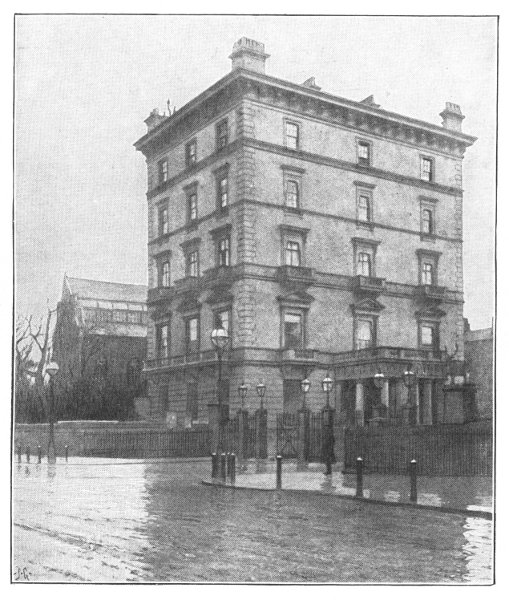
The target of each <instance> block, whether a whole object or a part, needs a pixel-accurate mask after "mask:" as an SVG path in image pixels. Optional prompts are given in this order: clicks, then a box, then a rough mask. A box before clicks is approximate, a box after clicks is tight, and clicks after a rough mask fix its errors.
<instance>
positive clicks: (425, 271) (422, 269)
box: [416, 249, 440, 285]
mask: <svg viewBox="0 0 509 600" xmlns="http://www.w3.org/2000/svg"><path fill="white" fill-rule="evenodd" d="M416 254H417V257H418V273H417V275H418V283H419V285H438V262H439V259H440V252H436V251H434V250H428V249H426V250H424V249H419V250H417V251H416Z"/></svg>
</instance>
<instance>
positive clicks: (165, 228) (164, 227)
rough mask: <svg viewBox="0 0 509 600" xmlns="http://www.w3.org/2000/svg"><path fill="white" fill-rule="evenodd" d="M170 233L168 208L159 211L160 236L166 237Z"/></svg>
mask: <svg viewBox="0 0 509 600" xmlns="http://www.w3.org/2000/svg"><path fill="white" fill-rule="evenodd" d="M168 232H169V224H168V207H166V206H165V207H163V208H160V209H159V235H166V234H167V233H168Z"/></svg>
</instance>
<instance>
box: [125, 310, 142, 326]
mask: <svg viewBox="0 0 509 600" xmlns="http://www.w3.org/2000/svg"><path fill="white" fill-rule="evenodd" d="M127 322H128V323H144V320H143V313H142V312H133V311H129V312H128V313H127Z"/></svg>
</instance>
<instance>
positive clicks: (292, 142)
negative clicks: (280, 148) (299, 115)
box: [285, 121, 299, 150]
mask: <svg viewBox="0 0 509 600" xmlns="http://www.w3.org/2000/svg"><path fill="white" fill-rule="evenodd" d="M285 145H286V147H287V148H291V149H292V150H298V149H299V126H298V125H297V123H292V122H291V121H285Z"/></svg>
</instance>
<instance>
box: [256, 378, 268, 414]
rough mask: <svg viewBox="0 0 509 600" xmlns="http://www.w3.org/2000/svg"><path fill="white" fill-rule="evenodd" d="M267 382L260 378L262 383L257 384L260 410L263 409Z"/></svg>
mask: <svg viewBox="0 0 509 600" xmlns="http://www.w3.org/2000/svg"><path fill="white" fill-rule="evenodd" d="M265 390H266V388H265V384H264V383H263V381H261V380H260V383H259V384H258V385H257V386H256V393H257V394H258V398H260V410H263V399H264V397H265Z"/></svg>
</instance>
